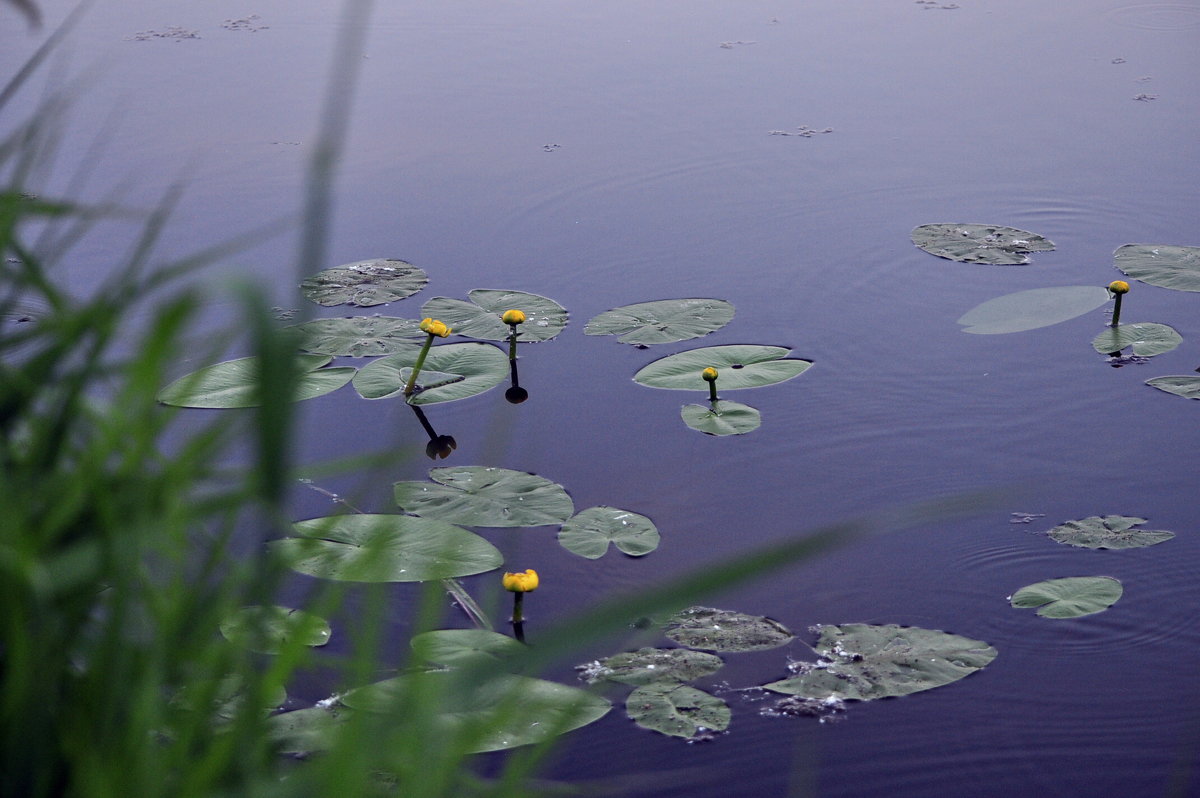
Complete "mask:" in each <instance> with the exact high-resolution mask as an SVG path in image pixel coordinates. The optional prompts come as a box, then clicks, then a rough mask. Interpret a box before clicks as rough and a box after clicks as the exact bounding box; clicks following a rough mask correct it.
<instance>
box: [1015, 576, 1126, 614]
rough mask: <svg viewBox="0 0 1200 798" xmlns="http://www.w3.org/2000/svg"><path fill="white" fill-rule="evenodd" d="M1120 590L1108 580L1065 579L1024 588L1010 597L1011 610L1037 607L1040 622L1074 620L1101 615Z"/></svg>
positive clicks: (1118, 594) (1112, 581)
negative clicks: (1043, 619)
mask: <svg viewBox="0 0 1200 798" xmlns="http://www.w3.org/2000/svg"><path fill="white" fill-rule="evenodd" d="M1123 592H1124V589H1123V588H1122V587H1121V583H1120V582H1118V581H1117V580H1116V579H1113V578H1112V577H1110V576H1068V577H1066V578H1065V579H1047V580H1046V581H1045V582H1038V583H1037V584H1033V585H1026V586H1025V587H1023V588H1021V589H1020V590H1018V591H1017V592H1016V593H1014V594H1013V595H1012V598H1011V602H1012V605H1013V606H1014V607H1019V608H1023V609H1031V608H1033V607H1038V608H1039V609H1038V611H1037V614H1038V615H1041V616H1042V617H1043V618H1078V617H1080V616H1083V615H1094V614H1095V613H1097V612H1104V611H1105V610H1106V609H1108V608H1109V607H1111V606H1112V605H1113V604H1116V603H1117V599H1119V598H1121V594H1122V593H1123Z"/></svg>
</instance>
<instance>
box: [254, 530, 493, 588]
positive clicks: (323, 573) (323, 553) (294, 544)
mask: <svg viewBox="0 0 1200 798" xmlns="http://www.w3.org/2000/svg"><path fill="white" fill-rule="evenodd" d="M292 528H293V529H294V530H295V531H296V533H297V534H298V535H299V537H294V538H284V539H283V540H276V541H273V542H272V543H270V544H268V547H269V548H270V549H271V550H272V551H273V552H274V553H275V554H277V555H278V556H280V557H281V558H283V561H284V562H285V563H286V564H287V565H288V567H290V568H291V569H292V570H294V571H299V572H300V573H302V574H308V575H309V576H316V577H320V578H321V579H334V580H338V581H345V582H425V581H428V580H431V579H449V578H452V577H458V576H469V575H470V574H480V573H483V572H485V571H491V570H493V569H495V568H499V567H500V565H501V563H503V562H504V558H503V557H502V556H501V555H500V552H499V550H497V549H496V547H495V546H493V545H492V544H491V543H488V542H487V541H486V540H484V539H483V538H481V537H480V536H479V535H476V534H475V533H474V532H469V531H467V530H465V529H463V528H462V527H458V526H455V525H453V524H450V523H447V522H445V521H439V520H437V519H433V518H416V517H414V516H411V515H372V514H368V513H361V514H355V515H337V516H330V517H327V518H313V519H310V520H308V521H300V522H298V523H296V524H293V525H292Z"/></svg>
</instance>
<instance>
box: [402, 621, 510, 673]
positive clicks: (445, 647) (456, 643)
mask: <svg viewBox="0 0 1200 798" xmlns="http://www.w3.org/2000/svg"><path fill="white" fill-rule="evenodd" d="M409 645H410V646H412V650H413V653H414V654H416V655H417V656H418V657H419V658H421V659H422V660H424V661H425V662H432V663H436V664H438V665H461V664H463V663H468V662H481V661H485V662H486V661H488V660H492V661H498V660H505V659H509V658H511V657H514V656H516V655H517V654H520V653H522V652H524V651H525V644H524V643H521V642H519V641H517V640H515V639H513V638H511V637H509V636H508V635H502V634H499V633H498V632H493V631H491V630H488V629H439V630H437V631H434V632H424V633H423V634H419V635H416V636H415V637H413V639H412V640H410V641H409Z"/></svg>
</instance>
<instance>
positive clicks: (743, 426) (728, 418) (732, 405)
mask: <svg viewBox="0 0 1200 798" xmlns="http://www.w3.org/2000/svg"><path fill="white" fill-rule="evenodd" d="M679 415H680V416H681V417H682V418H683V423H684V424H687V425H688V426H689V427H691V428H692V429H694V430H699V431H700V432H703V433H705V434H706V435H745V434H746V433H747V432H753V431H754V430H756V429H758V428H759V426H761V425H762V415H761V414H760V413H759V412H758V411H757V410H755V409H754V408H753V407H751V406H750V405H744V404H741V403H739V402H730V401H729V400H727V399H718V400H717V401H715V402H712V403H711V404H710V405H684V406H683V407H681V408H680V409H679Z"/></svg>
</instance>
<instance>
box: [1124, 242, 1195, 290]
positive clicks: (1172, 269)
mask: <svg viewBox="0 0 1200 798" xmlns="http://www.w3.org/2000/svg"><path fill="white" fill-rule="evenodd" d="M1113 265H1115V266H1116V267H1117V268H1118V269H1120V270H1121V272H1122V273H1124V274H1127V275H1129V276H1130V277H1132V278H1134V279H1135V280H1141V281H1142V282H1143V283H1149V284H1150V285H1157V286H1158V287H1159V288H1170V289H1172V290H1175V291H1200V247H1178V246H1172V245H1170V244H1126V245H1125V246H1123V247H1118V248H1117V251H1116V252H1114V253H1113Z"/></svg>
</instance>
